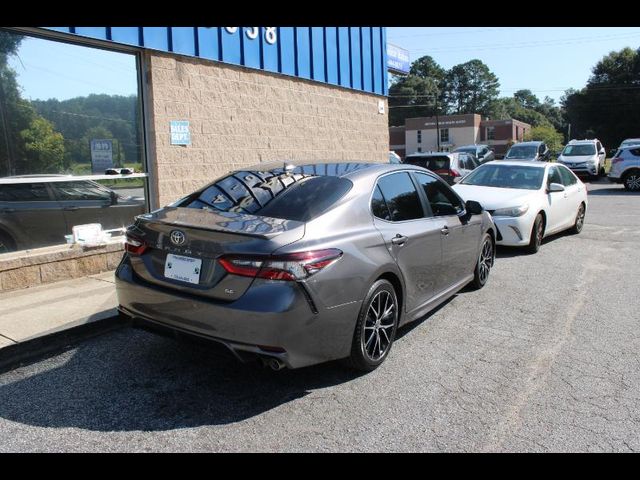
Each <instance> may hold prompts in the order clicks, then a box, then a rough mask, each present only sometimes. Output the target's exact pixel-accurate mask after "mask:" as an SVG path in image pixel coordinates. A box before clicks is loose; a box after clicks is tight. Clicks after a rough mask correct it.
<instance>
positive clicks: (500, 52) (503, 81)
mask: <svg viewBox="0 0 640 480" xmlns="http://www.w3.org/2000/svg"><path fill="white" fill-rule="evenodd" d="M387 43H391V44H393V45H396V46H398V47H402V48H404V49H406V50H408V51H409V59H410V61H411V62H413V61H414V60H416V59H418V58H420V57H422V56H423V55H430V56H431V57H433V59H434V60H435V61H436V62H437V63H438V64H440V66H441V67H443V68H445V69H449V68H451V67H452V66H454V65H457V64H460V63H464V62H467V61H469V60H473V59H475V58H477V59H480V60H482V61H483V62H484V63H485V64H486V65H487V66H488V67H489V69H490V70H491V71H492V72H493V73H494V74H495V75H496V76H497V77H498V79H499V81H500V96H512V95H513V93H514V92H516V91H517V90H520V89H529V90H531V91H532V92H533V93H534V94H535V95H536V96H537V97H538V98H539V99H540V101H542V100H544V97H545V96H549V97H551V98H553V99H554V100H555V101H556V102H558V101H559V100H560V97H561V96H562V95H563V94H564V92H565V90H567V89H568V88H575V89H580V88H582V87H584V86H585V84H586V82H587V80H588V79H589V77H590V76H591V69H592V68H593V67H594V66H595V64H596V63H597V62H598V61H599V60H600V59H602V57H603V56H605V55H607V54H608V53H609V52H611V51H614V50H621V49H622V48H624V47H631V48H633V49H634V50H635V49H637V48H638V47H640V27H387Z"/></svg>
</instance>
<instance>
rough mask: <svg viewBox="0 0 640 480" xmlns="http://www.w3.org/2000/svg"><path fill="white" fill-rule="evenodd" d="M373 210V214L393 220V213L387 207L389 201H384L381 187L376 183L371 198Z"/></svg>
mask: <svg viewBox="0 0 640 480" xmlns="http://www.w3.org/2000/svg"><path fill="white" fill-rule="evenodd" d="M371 211H372V212H373V214H374V215H375V216H376V217H378V218H381V219H383V220H391V214H390V213H389V208H388V207H387V202H385V201H384V197H383V196H382V192H381V191H380V187H379V186H378V185H376V188H375V189H374V190H373V197H372V198H371Z"/></svg>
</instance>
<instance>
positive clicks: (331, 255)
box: [218, 248, 342, 281]
mask: <svg viewBox="0 0 640 480" xmlns="http://www.w3.org/2000/svg"><path fill="white" fill-rule="evenodd" d="M341 256H342V252H341V251H340V250H338V249H335V248H330V249H326V250H315V251H310V252H296V253H288V254H284V255H273V256H251V255H246V256H244V255H223V256H222V257H220V258H219V259H218V262H219V263H220V265H222V268H224V269H225V270H226V271H227V272H228V273H231V274H233V275H240V276H242V277H252V278H266V279H268V280H284V281H296V280H304V279H305V278H308V277H310V276H311V275H313V274H315V273H318V272H319V271H320V270H322V269H323V268H325V267H327V266H329V265H331V264H332V263H333V262H335V261H336V260H338V259H339V258H340V257H341Z"/></svg>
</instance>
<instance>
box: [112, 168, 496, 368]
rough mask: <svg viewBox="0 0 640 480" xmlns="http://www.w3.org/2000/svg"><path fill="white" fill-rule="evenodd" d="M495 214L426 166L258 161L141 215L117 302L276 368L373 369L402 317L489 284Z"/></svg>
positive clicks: (152, 323) (157, 323)
mask: <svg viewBox="0 0 640 480" xmlns="http://www.w3.org/2000/svg"><path fill="white" fill-rule="evenodd" d="M494 228H495V227H494V225H493V222H492V221H491V216H490V215H489V214H488V213H486V212H483V210H482V207H481V206H480V205H479V204H477V203H476V202H467V203H464V202H463V201H462V200H461V199H460V197H459V196H458V195H456V194H455V193H454V192H453V191H452V190H451V188H450V187H449V186H448V185H447V184H446V183H445V182H444V181H442V180H441V179H440V178H438V177H437V176H436V175H434V174H432V173H431V172H429V171H427V170H424V169H422V168H418V167H413V166H410V165H389V164H374V163H360V164H356V163H324V164H323V163H320V164H312V165H309V164H300V165H287V166H286V167H283V166H282V164H278V165H265V164H261V165H258V166H256V167H254V168H252V169H248V170H242V171H236V172H233V173H231V174H229V175H227V176H224V177H222V178H220V179H218V180H216V181H215V182H213V183H211V184H209V185H207V186H205V187H204V188H202V189H200V190H198V191H196V192H194V193H193V194H191V195H188V196H187V197H185V198H183V199H181V200H179V201H177V202H175V203H174V204H172V205H171V206H168V207H165V208H162V209H160V210H156V211H154V212H152V213H149V214H146V215H141V216H139V217H138V218H137V220H136V223H135V224H134V225H133V226H131V227H130V228H129V229H128V231H127V243H126V253H125V255H124V257H123V259H122V262H121V263H120V265H119V266H118V269H117V271H116V289H117V296H118V303H119V309H120V311H121V312H122V313H123V314H125V315H128V316H130V317H133V319H134V324H135V325H139V326H142V327H144V328H149V329H154V328H155V329H158V328H160V329H163V328H166V329H169V331H179V332H187V333H190V334H195V335H198V336H201V337H204V338H208V339H210V340H212V341H214V342H219V343H221V344H223V345H225V346H226V347H227V348H228V349H230V350H231V351H232V352H234V353H235V354H236V357H237V358H239V359H241V360H249V359H251V358H254V359H255V358H256V357H257V358H259V359H262V361H263V362H264V363H266V364H267V365H269V366H271V368H274V369H280V368H283V367H285V366H286V367H290V368H297V367H303V366H306V365H311V364H315V363H320V362H324V361H328V360H333V359H341V358H347V359H348V360H349V362H350V364H351V365H352V366H353V367H354V368H357V369H361V370H365V371H366V370H372V369H374V368H376V367H377V366H378V365H380V364H381V363H382V362H383V361H384V360H385V358H386V357H387V356H388V354H389V351H390V349H391V345H392V344H393V340H394V337H395V334H396V330H397V328H398V326H401V325H403V324H405V323H407V322H410V321H412V320H416V319H418V318H421V317H423V316H424V315H425V314H426V313H427V312H429V311H430V310H432V309H433V308H434V307H435V306H437V305H439V304H441V303H442V302H444V301H445V300H446V299H447V298H449V297H451V296H452V295H453V294H455V293H456V292H458V291H459V290H460V289H462V288H463V287H464V286H465V285H467V284H469V283H471V284H472V285H473V286H474V287H475V288H481V287H482V286H483V285H485V283H486V282H487V279H488V276H489V271H490V269H491V266H492V265H493V261H494V234H495V230H494Z"/></svg>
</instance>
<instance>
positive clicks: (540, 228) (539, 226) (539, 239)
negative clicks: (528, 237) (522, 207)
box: [536, 219, 544, 247]
mask: <svg viewBox="0 0 640 480" xmlns="http://www.w3.org/2000/svg"><path fill="white" fill-rule="evenodd" d="M543 232H544V226H543V225H542V219H540V221H539V222H538V224H537V225H536V246H538V247H539V246H540V245H542V235H543Z"/></svg>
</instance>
